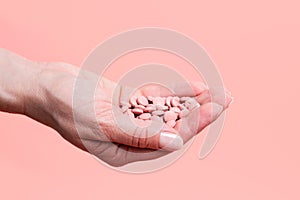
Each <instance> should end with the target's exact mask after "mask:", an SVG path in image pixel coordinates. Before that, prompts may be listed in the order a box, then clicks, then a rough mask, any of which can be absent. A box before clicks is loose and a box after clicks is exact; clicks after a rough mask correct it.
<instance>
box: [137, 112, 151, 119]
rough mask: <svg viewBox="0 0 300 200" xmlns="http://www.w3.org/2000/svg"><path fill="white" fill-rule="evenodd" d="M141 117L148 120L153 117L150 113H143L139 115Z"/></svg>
mask: <svg viewBox="0 0 300 200" xmlns="http://www.w3.org/2000/svg"><path fill="white" fill-rule="evenodd" d="M139 118H140V119H143V120H147V119H150V118H151V114H150V113H143V114H141V115H140V116H139Z"/></svg>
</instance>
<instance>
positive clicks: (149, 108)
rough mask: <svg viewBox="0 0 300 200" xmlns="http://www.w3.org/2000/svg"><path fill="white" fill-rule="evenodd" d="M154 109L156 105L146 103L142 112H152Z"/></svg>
mask: <svg viewBox="0 0 300 200" xmlns="http://www.w3.org/2000/svg"><path fill="white" fill-rule="evenodd" d="M155 110H156V107H155V106H154V105H148V106H147V107H146V108H145V109H144V112H153V111H155Z"/></svg>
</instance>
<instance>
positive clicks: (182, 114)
mask: <svg viewBox="0 0 300 200" xmlns="http://www.w3.org/2000/svg"><path fill="white" fill-rule="evenodd" d="M189 113H190V111H189V110H188V109H183V110H182V111H181V112H180V113H179V117H180V118H183V117H185V116H187V115H188V114H189Z"/></svg>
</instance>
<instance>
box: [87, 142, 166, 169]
mask: <svg viewBox="0 0 300 200" xmlns="http://www.w3.org/2000/svg"><path fill="white" fill-rule="evenodd" d="M86 143H87V145H88V146H89V153H91V154H93V155H95V156H96V157H97V158H99V159H101V160H103V161H104V162H106V163H107V164H109V165H111V166H114V167H120V166H123V165H125V164H128V163H132V162H137V161H145V160H152V159H156V158H159V157H162V156H165V155H167V154H168V153H170V152H167V151H162V150H152V149H141V148H137V147H131V146H127V145H122V144H114V143H111V142H100V143H101V144H100V145H99V141H93V140H91V141H86Z"/></svg>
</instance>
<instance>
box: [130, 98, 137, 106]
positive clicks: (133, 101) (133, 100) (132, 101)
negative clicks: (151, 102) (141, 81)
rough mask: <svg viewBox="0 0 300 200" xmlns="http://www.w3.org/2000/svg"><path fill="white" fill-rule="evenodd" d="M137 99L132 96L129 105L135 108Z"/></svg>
mask: <svg viewBox="0 0 300 200" xmlns="http://www.w3.org/2000/svg"><path fill="white" fill-rule="evenodd" d="M136 100H137V97H136V96H133V97H130V100H129V103H130V104H131V105H132V106H137V105H138V104H137V102H136Z"/></svg>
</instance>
